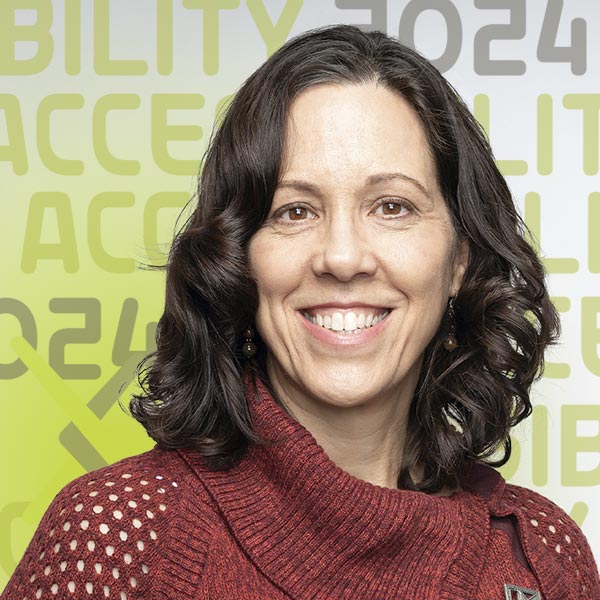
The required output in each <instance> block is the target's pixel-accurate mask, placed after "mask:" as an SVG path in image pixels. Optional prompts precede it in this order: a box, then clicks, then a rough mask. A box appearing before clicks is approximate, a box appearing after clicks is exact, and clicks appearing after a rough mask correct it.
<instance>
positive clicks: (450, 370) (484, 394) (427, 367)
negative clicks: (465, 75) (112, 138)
mask: <svg viewBox="0 0 600 600" xmlns="http://www.w3.org/2000/svg"><path fill="white" fill-rule="evenodd" d="M368 82H376V83H377V84H379V85H383V86H386V87H387V88H389V89H391V90H393V91H394V92H396V93H397V94H399V95H401V96H402V97H403V98H405V99H406V100H407V101H408V102H409V103H410V104H411V105H412V107H413V109H414V110H415V111H416V113H417V114H418V116H419V118H420V120H421V122H422V124H423V126H424V129H425V132H426V135H427V140H428V143H429V145H430V149H431V152H432V155H433V157H434V160H435V165H436V169H437V178H438V182H439V185H440V189H441V191H442V194H443V196H444V198H445V201H446V203H447V207H448V209H449V212H450V214H451V218H452V222H453V225H454V228H455V231H456V234H457V236H458V238H462V239H466V240H467V241H468V246H469V252H470V257H469V264H468V266H467V270H466V273H465V276H464V279H463V283H462V287H461V289H460V291H459V293H458V295H457V296H456V298H455V303H454V309H455V328H456V335H457V338H458V342H459V346H458V348H457V349H456V350H454V351H453V352H448V351H447V350H445V349H444V348H443V339H444V337H445V336H446V335H447V333H448V328H449V327H451V326H452V324H450V323H449V322H448V319H447V318H445V319H442V322H441V323H440V327H439V329H438V332H437V333H436V335H435V336H434V338H433V339H432V340H431V342H430V343H429V345H428V347H427V348H426V351H425V357H424V362H423V368H422V372H421V375H420V379H419V382H418V385H417V388H416V391H415V394H414V399H413V401H412V404H411V409H410V416H409V423H408V436H407V439H406V444H405V449H404V453H403V461H402V466H401V470H400V472H399V475H398V486H399V487H400V488H405V489H412V490H421V491H424V492H429V493H432V492H436V491H439V490H440V489H442V488H444V487H446V486H455V485H457V484H458V482H459V481H460V478H461V477H462V476H463V475H464V474H465V473H466V472H467V470H468V467H469V466H470V465H471V464H472V463H473V462H475V461H481V462H486V463H488V464H491V465H493V466H500V465H502V464H504V463H505V462H506V461H507V460H508V458H509V457H510V450H511V449H510V437H509V431H510V428H511V427H513V426H514V425H516V424H517V423H519V422H520V421H522V420H523V419H524V418H526V417H527V416H529V415H530V413H531V402H530V397H529V391H530V388H531V385H532V383H533V382H534V380H535V379H536V378H538V377H539V376H540V375H541V372H542V369H543V363H544V350H545V348H546V346H547V345H548V344H550V343H552V342H554V341H555V340H556V338H557V336H558V333H559V320H558V314H557V312H556V310H555V308H554V307H553V305H552V303H551V301H550V299H549V297H548V292H547V289H546V286H545V282H544V277H545V274H544V269H543V267H542V265H541V262H540V260H539V259H538V257H537V255H536V252H535V251H534V249H533V248H532V247H531V246H530V244H529V243H528V242H527V241H526V239H525V236H526V234H527V229H526V227H525V225H524V223H523V221H522V219H521V218H520V216H519V214H518V213H517V211H516V209H515V205H514V202H513V199H512V197H511V193H510V191H509V188H508V186H507V183H506V181H505V179H504V178H503V177H502V175H501V174H500V172H499V171H498V169H497V167H496V165H495V162H494V158H493V154H492V151H491V148H490V146H489V144H488V142H487V140H486V137H485V134H484V133H483V131H482V129H481V128H480V126H479V125H478V123H477V122H476V121H475V119H474V117H473V116H472V115H471V113H470V112H469V110H468V108H467V107H466V105H465V104H464V102H463V101H462V99H461V98H460V97H459V95H458V94H457V92H456V91H455V90H454V89H453V87H452V86H451V85H450V84H449V83H448V82H447V81H446V80H445V79H444V77H442V75H441V74H440V73H439V72H438V71H437V69H436V68H435V67H434V66H433V65H431V63H429V62H428V61H427V60H426V59H424V58H423V57H422V56H420V55H419V54H418V53H417V52H415V51H414V50H412V49H410V48H407V47H406V46H404V45H402V44H401V43H399V42H398V41H397V40H395V39H393V38H390V37H388V36H386V35H385V34H383V33H381V32H363V31H361V30H360V29H358V28H356V27H353V26H348V25H338V26H333V27H325V28H319V29H315V30H312V31H308V32H306V33H304V34H302V35H299V36H298V37H295V38H293V39H291V40H290V41H288V42H287V43H286V44H285V45H284V46H283V47H282V48H281V49H279V50H278V51H277V52H275V53H274V54H273V55H272V56H271V58H269V59H268V60H267V61H266V62H265V63H264V64H263V65H262V66H261V67H260V68H259V69H258V70H257V71H255V72H254V73H253V74H252V75H251V76H250V77H249V78H248V79H247V80H246V82H245V83H244V84H243V85H242V87H241V88H240V89H239V91H238V92H237V94H236V95H235V96H234V98H233V100H232V101H231V103H230V105H229V106H228V108H227V110H226V113H225V115H224V117H223V118H222V120H221V123H220V125H219V126H218V128H217V129H216V131H215V132H214V134H213V137H212V139H211V142H210V144H209V148H208V150H207V153H206V156H205V161H204V165H203V169H202V172H201V175H200V177H199V183H198V190H197V204H196V205H195V208H194V212H193V214H192V215H191V216H190V217H189V218H188V219H187V221H186V222H185V223H184V225H183V226H182V227H181V229H180V230H179V231H178V233H177V235H176V236H175V240H174V243H173V245H172V247H171V250H170V253H169V258H168V261H167V265H164V266H163V267H162V268H166V270H167V281H166V302H165V309H164V313H163V315H162V316H161V318H160V320H159V323H158V328H157V333H156V346H157V347H156V351H155V352H153V353H151V354H149V355H148V356H147V357H146V358H145V359H144V360H143V361H142V362H141V363H140V365H139V367H138V381H139V384H140V386H141V393H140V394H138V395H134V396H133V398H132V400H131V404H130V410H131V413H132V414H133V416H134V417H135V418H136V419H137V420H138V421H139V422H140V423H142V424H143V425H144V427H145V428H146V430H147V432H148V434H149V435H150V437H152V438H153V439H154V440H155V441H156V442H157V443H158V445H159V446H161V447H163V448H177V447H187V448H194V449H196V450H197V451H198V452H200V453H201V454H202V455H203V456H204V457H205V459H206V461H207V464H208V465H209V466H210V468H212V469H224V468H228V467H229V466H231V465H234V464H236V462H237V461H238V460H239V459H240V458H241V457H242V455H243V453H244V451H245V449H246V448H247V447H248V445H249V444H250V443H251V442H254V443H267V441H266V440H263V439H261V437H260V436H259V434H258V432H257V431H256V430H255V429H254V428H253V424H252V419H251V416H250V413H249V410H248V406H247V402H246V400H245V396H244V386H243V373H244V370H245V369H250V370H251V371H252V372H253V373H254V374H256V375H258V376H259V377H261V378H262V379H263V381H264V382H265V383H266V384H267V386H268V387H269V388H270V389H271V391H272V392H273V395H274V397H275V400H276V401H277V402H278V404H280V405H281V406H282V408H283V405H282V403H281V401H280V400H279V399H278V398H277V396H276V395H275V393H274V390H273V389H272V386H271V384H270V382H269V377H268V373H267V370H266V353H267V349H266V348H265V347H264V344H261V343H260V340H259V343H258V346H259V351H258V353H257V354H256V356H255V357H254V358H252V359H250V360H248V359H245V358H244V356H243V355H242V353H241V346H242V343H243V335H242V334H243V331H244V330H245V329H246V328H247V327H248V326H249V325H250V324H251V323H252V322H253V318H254V315H255V313H256V310H257V306H258V300H257V298H258V296H257V289H256V285H255V282H254V281H253V280H252V278H251V277H250V274H249V269H248V263H247V248H248V243H249V240H250V238H251V237H252V235H253V234H254V233H255V232H256V231H257V230H258V228H259V227H260V226H261V223H262V222H263V220H264V218H265V217H266V215H267V214H268V212H269V209H270V205H271V201H272V198H273V194H274V191H275V188H276V186H277V182H278V178H279V174H280V168H281V160H282V150H283V147H284V141H285V140H284V135H285V126H286V119H287V114H288V112H289V109H290V106H291V104H292V102H293V101H294V99H295V98H296V97H297V96H298V95H299V94H300V93H302V92H303V91H304V90H306V89H307V88H309V87H311V86H315V85H320V84H338V85H339V84H341V85H353V84H363V83H368ZM417 468H420V471H421V472H422V477H420V478H419V480H418V481H415V480H413V478H412V477H411V472H412V473H414V472H415V469H417Z"/></svg>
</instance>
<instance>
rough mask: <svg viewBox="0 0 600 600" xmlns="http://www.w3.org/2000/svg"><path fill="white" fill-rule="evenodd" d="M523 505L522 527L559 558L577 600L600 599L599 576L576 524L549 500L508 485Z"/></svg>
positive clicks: (557, 575) (564, 574) (582, 534)
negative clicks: (579, 599) (578, 599)
mask: <svg viewBox="0 0 600 600" xmlns="http://www.w3.org/2000/svg"><path fill="white" fill-rule="evenodd" d="M508 487H509V490H510V491H511V495H512V496H513V497H514V498H517V497H518V498H519V499H520V502H521V503H522V506H521V509H522V513H521V519H522V524H523V526H524V527H525V528H526V529H527V530H528V531H529V532H531V534H532V535H535V536H537V538H538V539H539V540H540V541H541V543H542V544H543V547H545V548H546V550H547V552H548V553H551V554H552V556H553V557H554V558H555V559H557V561H558V564H559V565H560V566H561V567H562V569H561V570H562V574H559V573H555V575H554V576H555V577H559V576H560V577H563V578H564V579H565V580H567V581H569V582H570V585H569V587H570V588H571V589H574V591H575V592H576V597H577V598H600V576H599V574H598V567H597V565H596V562H595V560H594V556H593V554H592V550H591V548H590V545H589V543H588V541H587V539H586V537H585V535H584V533H583V532H582V531H581V529H580V528H579V526H578V525H577V523H575V521H573V519H571V517H569V515H568V514H566V513H565V511H563V509H562V508H560V507H559V506H557V505H556V504H555V503H554V502H552V501H551V500H549V499H548V498H546V497H544V496H542V495H540V494H537V493H536V492H534V491H532V490H526V489H525V488H520V487H518V486H508Z"/></svg>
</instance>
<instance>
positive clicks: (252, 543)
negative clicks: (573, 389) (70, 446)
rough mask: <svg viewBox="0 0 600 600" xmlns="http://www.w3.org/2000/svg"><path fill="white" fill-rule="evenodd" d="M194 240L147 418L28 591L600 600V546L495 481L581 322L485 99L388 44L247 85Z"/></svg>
mask: <svg viewBox="0 0 600 600" xmlns="http://www.w3.org/2000/svg"><path fill="white" fill-rule="evenodd" d="M198 197H199V198H198V199H199V201H198V205H197V208H196V210H195V212H194V214H193V216H192V217H191V219H190V220H189V221H188V222H187V224H186V225H185V227H184V228H183V230H182V231H181V232H180V234H179V235H178V236H177V238H176V240H175V243H174V245H173V248H172V250H171V254H170V257H169V263H168V266H167V295H166V307H165V312H164V315H163V316H162V318H161V321H160V324H159V329H158V335H157V351H156V353H155V355H154V356H153V362H152V364H151V365H150V366H149V367H148V368H147V369H146V370H145V374H144V377H143V381H142V384H143V389H144V393H143V394H141V395H139V396H137V397H135V398H134V400H133V402H132V412H133V415H134V416H135V417H136V418H137V419H138V420H139V421H140V422H141V423H142V424H143V425H144V426H145V427H146V429H147V430H148V433H149V434H150V435H151V436H152V438H153V439H155V440H156V442H157V447H156V448H155V449H153V450H152V451H150V452H147V453H145V454H142V455H140V456H137V457H132V458H128V459H125V460H123V461H121V462H119V463H117V464H115V465H112V466H110V467H107V468H105V469H101V470H99V471H96V472H93V473H90V474H88V475H85V476H83V477H81V478H79V479H77V480H75V481H74V482H72V483H71V484H69V485H68V486H66V487H65V488H64V489H63V490H62V491H61V492H60V493H59V494H58V496H57V497H56V499H55V500H54V501H53V503H52V505H51V506H50V508H49V509H48V511H47V513H46V515H45V516H44V518H43V520H42V522H41V524H40V527H39V529H38V531H37V532H36V534H35V536H34V539H33V540H32V542H31V544H30V546H29V548H28V550H27V552H26V554H25V557H24V558H23V560H22V561H21V563H20V564H19V566H18V568H17V570H16V572H15V574H14V576H13V578H12V579H11V581H10V583H9V585H8V588H7V590H6V591H5V593H4V595H3V596H2V597H3V598H6V599H10V600H13V599H15V600H17V599H18V600H21V599H25V598H26V599H27V600H32V599H33V598H52V597H58V598H71V597H75V598H89V597H92V598H120V599H122V600H124V599H133V598H162V599H167V598H169V599H170V598H173V599H177V600H185V599H192V598H218V599H227V598H244V599H259V598H260V599H265V598H269V599H279V598H281V599H283V598H294V599H297V600H299V599H307V598H312V599H317V598H318V599H336V600H337V599H346V598H348V599H349V598H352V599H356V598H365V599H370V600H372V599H384V598H385V599H389V598H423V599H434V598H435V599H438V598H457V599H458V598H460V599H467V598H469V599H471V598H474V599H480V600H495V599H497V600H500V599H502V598H504V599H515V598H516V599H519V600H523V599H533V598H537V599H543V600H558V599H567V598H571V599H573V600H574V599H576V598H577V599H579V598H584V597H585V598H599V597H600V581H599V578H598V572H597V569H596V566H595V565H594V561H593V557H592V554H591V551H590V548H589V546H588V544H587V541H586V540H585V538H584V536H583V534H582V533H581V531H580V530H579V529H578V528H577V526H576V525H575V523H574V522H573V521H572V520H571V519H570V518H569V517H568V516H567V515H566V514H565V513H564V512H563V511H562V510H561V509H559V508H558V507H557V506H555V505H554V504H552V503H551V502H550V501H549V500H547V499H545V498H543V497H542V496H540V495H538V494H536V493H534V492H531V491H528V490H525V489H523V488H519V487H516V486H512V485H507V484H505V482H504V481H503V480H502V478H501V477H500V475H499V474H498V473H497V472H496V471H495V470H494V469H492V468H491V467H490V466H488V465H495V466H499V465H501V464H503V463H504V462H506V460H508V457H509V455H510V443H509V437H508V434H509V430H510V428H511V427H513V426H514V425H516V424H517V423H519V422H520V421H522V420H523V419H524V418H526V417H527V416H528V415H529V414H530V412H531V404H530V399H529V390H530V386H531V384H532V382H533V381H534V379H535V378H536V376H537V375H538V374H539V373H540V370H541V368H542V366H543V353H544V349H545V347H546V346H547V345H548V344H549V343H551V342H552V341H553V340H554V339H555V337H556V335H557V333H558V319H557V314H556V312H555V310H554V309H553V307H552V304H551V303H550V301H549V298H548V293H547V290H546V287H545V284H544V273H543V269H542V266H541V264H540V262H539V260H538V258H537V257H536V254H535V252H534V251H533V250H532V248H531V247H530V246H529V245H528V244H527V243H526V241H525V240H524V239H523V224H522V222H521V220H520V219H519V217H518V215H517V212H516V210H515V207H514V205H513V202H512V199H511V196H510V193H509V190H508V187H507V185H506V182H505V181H504V179H503V178H502V176H501V175H500V173H499V172H498V170H497V169H496V167H495V164H494V160H493V157H492V153H491V151H490V148H489V146H488V144H487V142H486V140H485V138H484V135H483V134H482V132H481V130H480V128H479V127H478V126H477V124H476V122H475V121H474V119H473V117H472V116H471V115H470V113H469V112H468V110H467V108H466V107H465V105H464V104H463V102H462V101H461V100H460V98H459V97H458V96H457V94H456V93H455V92H454V90H453V89H452V88H451V86H450V85H449V84H448V83H447V82H446V81H445V80H444V79H443V77H442V76H441V75H440V74H439V73H438V72H437V71H436V70H435V69H434V68H433V67H432V66H431V65H430V64H429V63H428V62H427V61H426V60H424V59H423V58H422V57H420V56H419V55H418V54H417V53H415V52H413V51H412V50H410V49H407V48H405V47H404V46H402V45H401V44H399V43H398V42H396V41H394V40H392V39H390V38H388V37H386V36H385V35H384V34H381V33H363V32H361V31H360V30H358V29H356V28H354V27H351V26H337V27H332V28H325V29H321V30H315V31H312V32H308V33H306V34H303V35H301V36H299V37H297V38H295V39H293V40H291V41H290V42H288V43H287V44H286V45H285V46H284V47H283V48H282V49H280V50H279V51H278V52H277V53H275V54H274V55H273V56H272V57H271V58H270V59H269V60H268V61H267V62H266V64H265V65H263V66H262V67H261V68H260V69H258V71H256V72H255V73H254V74H253V75H252V76H251V77H250V78H249V79H248V81H247V82H246V83H245V84H244V85H243V87H242V88H241V89H240V91H239V92H238V94H237V95H236V97H235V99H234V100H233V102H232V103H231V105H230V107H229V109H228V112H227V114H226V116H225V117H224V119H223V121H222V123H221V125H220V127H219V129H218V131H217V133H216V135H215V136H214V138H213V140H212V142H211V145H210V148H209V151H208V154H207V157H206V161H205V165H204V169H203V172H202V175H201V178H200V183H199V190H198Z"/></svg>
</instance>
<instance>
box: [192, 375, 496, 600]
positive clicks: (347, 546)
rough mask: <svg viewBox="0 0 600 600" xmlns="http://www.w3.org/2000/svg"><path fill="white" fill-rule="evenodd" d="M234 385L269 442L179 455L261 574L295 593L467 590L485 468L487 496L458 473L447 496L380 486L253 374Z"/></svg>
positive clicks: (483, 539) (454, 594)
mask: <svg viewBox="0 0 600 600" xmlns="http://www.w3.org/2000/svg"><path fill="white" fill-rule="evenodd" d="M245 387H246V394H247V400H248V406H249V409H250V413H251V415H252V419H253V422H254V425H255V427H256V429H257V430H258V432H259V433H260V434H261V435H263V436H264V437H266V438H270V439H274V438H278V439H280V441H279V442H278V443H276V444H274V445H254V444H253V445H251V446H250V447H249V449H248V451H247V452H246V453H245V455H244V457H243V459H242V460H241V462H240V463H238V464H237V465H236V466H235V467H233V468H230V469H227V470H225V471H210V470H208V469H207V468H206V466H204V462H203V459H202V457H200V456H199V455H198V454H197V453H193V452H187V451H184V453H185V455H186V460H187V462H188V463H189V464H191V465H192V467H193V468H194V469H195V471H196V472H197V473H198V475H199V477H200V478H201V479H202V481H203V482H204V484H205V486H206V488H207V490H208V492H209V494H210V495H211V496H212V498H213V499H214V501H215V502H216V504H217V505H218V507H219V509H220V511H221V512H222V514H223V516H224V518H225V519H226V520H227V522H228V524H229V526H230V528H231V531H232V532H233V535H234V536H235V537H236V539H237V541H238V543H239V544H240V546H241V547H242V548H243V550H244V551H245V552H246V554H247V555H248V557H249V558H250V560H251V561H252V562H253V563H254V564H255V565H256V567H257V568H258V569H259V570H260V571H261V572H262V573H263V574H264V575H265V576H266V577H268V578H269V579H270V580H271V581H272V582H273V583H274V584H275V585H277V586H278V587H280V588H281V589H282V590H284V591H285V592H286V593H287V594H288V595H289V596H290V597H292V598H295V599H297V600H300V599H304V598H313V597H314V598H317V597H318V598H336V599H339V600H344V599H346V598H348V599H350V598H352V599H356V598H369V599H371V600H375V599H378V598H381V599H383V598H386V599H387V598H391V597H405V598H412V597H415V598H418V597H423V598H430V597H431V598H433V597H435V598H448V599H450V598H454V599H455V598H459V597H465V598H467V597H474V596H475V593H476V589H477V582H478V577H477V575H478V573H479V572H480V571H481V567H482V565H483V559H484V555H485V552H486V548H487V543H488V539H489V535H490V528H489V511H488V505H487V502H488V499H487V498H486V496H490V495H493V496H497V495H498V494H499V493H501V488H502V487H503V483H504V482H503V480H502V479H501V477H500V476H499V475H498V474H497V473H496V472H495V471H494V470H493V469H489V468H487V467H481V468H483V469H486V470H487V472H491V473H489V475H488V476H489V477H492V479H493V481H492V480H490V483H492V484H493V485H491V486H490V485H488V487H489V488H490V490H491V493H490V494H483V495H482V494H479V493H473V492H472V491H470V489H469V485H468V481H465V483H466V484H467V485H465V486H464V487H465V489H464V490H463V491H460V492H455V493H454V494H452V495H451V496H448V497H444V496H434V495H428V494H425V493H422V492H413V491H407V490H400V489H391V488H384V487H381V486H379V485H376V484H372V483H370V482H367V481H363V480H361V479H358V478H356V477H354V476H353V475H351V474H349V473H348V472H346V471H344V470H343V469H341V468H340V467H338V466H337V465H336V464H335V463H334V462H333V461H332V460H331V459H330V458H329V456H328V455H327V454H326V452H325V450H324V449H323V448H322V447H321V446H320V445H319V444H318V443H317V440H316V439H315V437H314V436H313V435H312V434H311V432H310V431H308V430H307V429H306V428H305V427H304V426H303V425H302V424H301V423H299V422H298V421H296V420H295V419H293V418H292V417H291V416H290V415H289V414H288V413H287V412H285V411H284V410H283V409H282V408H281V407H280V406H279V405H278V404H277V402H276V401H275V400H274V399H273V397H272V396H271V394H270V393H269V391H268V389H267V388H266V386H265V384H264V383H263V382H262V381H261V380H260V379H259V378H254V377H253V376H251V375H249V374H246V376H245ZM494 477H495V479H494ZM470 479H473V480H475V479H477V477H475V476H473V475H472V476H471V478H470ZM399 572H401V573H402V575H399V574H398V575H395V573H399ZM413 572H419V573H421V575H423V574H426V573H428V572H430V573H431V578H429V577H425V576H419V577H418V578H417V577H415V578H411V577H410V576H409V574H410V573H413ZM434 573H435V574H437V575H435V576H434ZM440 574H442V576H441V577H440ZM428 580H429V583H428V585H427V588H426V589H424V588H423V585H424V584H423V582H424V581H428ZM349 582H352V583H351V585H349ZM433 589H436V591H435V593H434V594H433V595H432V591H433Z"/></svg>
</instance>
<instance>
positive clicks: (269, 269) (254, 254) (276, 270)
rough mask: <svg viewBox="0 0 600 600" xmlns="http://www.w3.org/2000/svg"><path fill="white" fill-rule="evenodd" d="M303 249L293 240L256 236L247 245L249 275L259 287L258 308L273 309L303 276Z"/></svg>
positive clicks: (263, 309) (304, 255)
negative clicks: (296, 246)
mask: <svg viewBox="0 0 600 600" xmlns="http://www.w3.org/2000/svg"><path fill="white" fill-rule="evenodd" d="M305 257H306V253H298V252H297V250H296V249H295V245H294V244H287V243H282V241H281V240H274V239H268V238H267V236H257V237H256V238H255V239H253V240H252V242H251V244H250V248H249V262H250V270H251V275H252V277H253V278H254V280H255V281H256V285H257V288H258V299H259V312H264V311H273V310H276V309H277V308H278V306H279V307H281V306H280V303H281V302H282V300H283V299H284V298H285V296H286V295H288V294H289V293H290V292H291V291H293V290H294V289H295V288H296V287H297V286H298V285H299V283H300V281H301V280H302V273H303V270H304V269H305V268H306V265H305V264H304V261H305V260H306V258H305Z"/></svg>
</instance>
